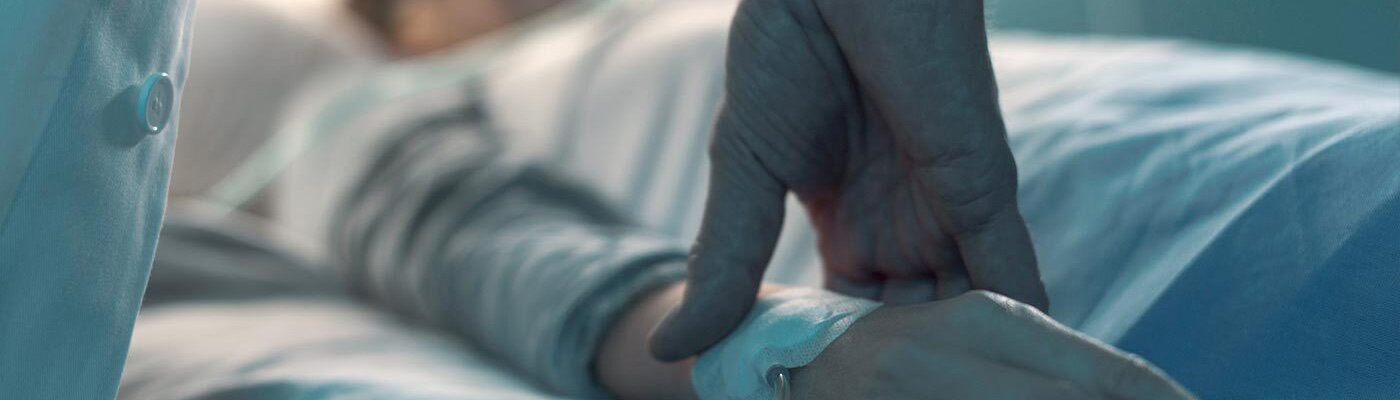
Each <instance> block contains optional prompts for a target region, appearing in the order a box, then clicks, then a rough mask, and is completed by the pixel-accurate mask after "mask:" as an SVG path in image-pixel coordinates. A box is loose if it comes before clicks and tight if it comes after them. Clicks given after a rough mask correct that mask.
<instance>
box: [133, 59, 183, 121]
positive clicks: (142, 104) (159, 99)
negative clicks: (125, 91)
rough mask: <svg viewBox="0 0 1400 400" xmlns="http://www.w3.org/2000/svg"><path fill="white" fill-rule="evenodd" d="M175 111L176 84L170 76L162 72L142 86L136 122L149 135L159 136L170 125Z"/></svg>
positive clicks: (137, 104)
mask: <svg viewBox="0 0 1400 400" xmlns="http://www.w3.org/2000/svg"><path fill="white" fill-rule="evenodd" d="M174 110H175V82H174V81H171V80H170V74H167V73H164V72H160V73H156V74H155V75H151V77H149V78H146V82H145V83H143V84H141V97H139V98H137V100H136V121H138V122H140V123H141V127H142V130H144V131H146V133H147V134H151V135H154V134H157V133H160V131H162V130H165V125H166V124H168V123H170V115H171V114H174Z"/></svg>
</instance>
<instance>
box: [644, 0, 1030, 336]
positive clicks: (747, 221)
mask: <svg viewBox="0 0 1400 400" xmlns="http://www.w3.org/2000/svg"><path fill="white" fill-rule="evenodd" d="M982 7H983V5H982V2H981V1H979V0H871V1H854V0H745V1H743V3H741V4H740V6H739V11H738V14H737V15H736V17H735V19H734V23H733V26H732V27H731V31H730V39H729V40H730V42H729V53H728V65H727V78H726V100H725V104H724V107H723V108H722V109H721V112H720V116H719V119H718V121H717V123H716V128H715V134H714V135H715V136H714V138H713V141H712V144H711V148H710V158H711V162H712V170H711V176H710V191H709V198H708V200H707V203H706V207H705V214H704V222H703V226H702V228H701V232H700V234H699V237H698V238H697V239H696V244H695V247H694V248H693V250H692V257H691V260H690V282H689V283H690V285H689V286H688V289H687V290H686V293H685V300H684V302H683V304H682V305H681V306H679V307H678V308H677V309H675V310H673V311H672V312H671V314H670V315H669V316H668V317H667V318H666V320H665V321H664V322H663V323H662V324H661V325H660V326H658V328H657V330H656V331H655V332H654V334H653V335H652V341H651V351H652V353H653V354H654V355H655V356H656V357H657V358H659V359H662V360H668V361H669V360H678V359H681V358H684V357H687V356H690V355H693V354H697V353H699V352H700V351H702V350H704V349H705V348H707V347H709V346H710V345H712V344H714V343H715V342H717V341H718V340H720V339H721V338H723V337H724V336H726V335H727V334H728V333H729V331H730V330H732V329H733V328H734V327H735V326H736V325H738V323H739V322H740V321H741V320H742V319H743V318H744V316H745V315H746V314H747V312H748V310H749V308H750V307H752V305H753V302H754V298H755V293H756V292H757V291H758V288H759V284H760V282H761V279H762V276H763V271H764V269H765V268H766V267H767V263H768V261H769V258H770V256H771V255H772V252H773V248H774V246H775V245H776V244H777V238H778V234H779V231H780V230H781V227H782V222H783V221H782V220H783V212H784V198H785V196H786V194H787V193H788V192H792V193H795V194H796V195H797V196H798V197H799V198H800V199H801V201H802V202H803V204H804V205H805V207H806V208H807V211H808V213H809V215H810V216H811V219H812V221H813V223H814V225H815V227H816V229H817V231H818V233H819V234H820V242H821V243H820V248H821V253H822V256H823V260H824V264H825V267H826V278H827V279H826V280H827V286H828V288H829V289H832V290H834V291H837V292H841V293H845V294H849V295H855V296H861V297H866V298H871V299H876V300H882V301H885V302H887V303H889V304H910V303H918V302H925V301H930V300H934V299H942V298H950V297H953V296H956V295H958V294H961V293H964V292H967V291H969V290H972V289H986V290H991V291H994V292H998V293H1002V294H1006V295H1008V296H1011V297H1013V298H1016V299H1017V300H1020V301H1022V302H1026V303H1029V304H1031V305H1034V306H1036V307H1039V308H1041V309H1044V308H1045V307H1046V306H1047V299H1046V295H1045V291H1044V287H1043V285H1042V284H1041V281H1040V276H1039V272H1038V271H1037V268H1036V262H1035V251H1034V249H1033V248H1032V246H1031V242H1030V235H1029V233H1028V231H1027V229H1026V226H1025V222H1024V220H1023V219H1022V217H1021V214H1020V210H1019V208H1018V207H1017V204H1016V165H1015V161H1014V160H1013V159H1012V155H1011V151H1010V148H1009V146H1008V145H1007V143H1006V134H1005V130H1006V128H1005V125H1004V124H1003V122H1002V119H1001V115H1000V110H999V106H998V104H997V98H996V83H995V80H994V77H993V76H992V69H991V61H990V57H989V55H988V53H987V38H986V28H985V25H984V21H983V19H984V15H983V8H982Z"/></svg>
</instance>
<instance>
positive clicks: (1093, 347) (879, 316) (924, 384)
mask: <svg viewBox="0 0 1400 400" xmlns="http://www.w3.org/2000/svg"><path fill="white" fill-rule="evenodd" d="M792 390H793V395H794V396H793V398H798V399H891V400H898V399H911V400H912V399H921V400H922V399H1045V400H1054V399H1074V400H1078V399H1153V400H1157V399H1160V400H1168V399H1173V400H1175V399H1191V398H1193V397H1192V396H1191V395H1190V394H1189V393H1187V392H1186V391H1185V389H1183V388H1182V387H1181V386H1180V385H1178V384H1176V383H1175V382H1173V381H1172V380H1171V379H1170V378H1167V377H1166V375H1163V374H1162V373H1161V372H1160V371H1158V370H1157V369H1156V368H1154V367H1152V366H1151V365H1149V364H1147V363H1146V362H1145V361H1142V359H1140V358H1138V357H1136V356H1133V355H1129V354H1126V353H1123V352H1121V351H1118V350H1115V349H1113V348H1112V347H1109V346H1107V345H1104V344H1102V343H1100V342H1097V341H1095V340H1093V339H1090V338H1088V337H1085V336H1083V335H1080V334H1077V333H1075V332H1073V331H1071V330H1069V329H1067V328H1065V327H1064V326H1062V325H1060V324H1057V323H1055V321H1053V320H1051V319H1050V318H1049V317H1046V316H1045V314H1042V313H1040V312H1039V311H1036V310H1035V309H1033V308H1030V307H1028V306H1026V305H1024V304H1021V303H1018V302H1016V301H1013V300H1011V299H1009V298H1006V297H1004V296H1000V295H996V294H992V293H990V292H985V291H973V292H969V293H966V294H963V295H961V296H958V297H955V298H953V299H951V300H947V301H939V302H934V303H928V304H921V305H914V306H905V307H885V308H882V309H880V310H876V311H875V312H873V313H871V314H870V315H867V316H865V317H864V318H862V319H860V320H858V321H856V323H855V324H853V325H851V328H850V329H849V330H847V331H846V333H845V334H844V335H842V336H841V337H840V338H837V339H836V341H834V342H832V343H831V345H830V346H828V347H827V348H826V350H825V351H823V352H822V353H821V354H820V355H819V356H817V358H816V359H815V360H812V362H811V363H810V364H808V365H807V366H805V367H802V368H799V369H796V370H794V371H793V379H792Z"/></svg>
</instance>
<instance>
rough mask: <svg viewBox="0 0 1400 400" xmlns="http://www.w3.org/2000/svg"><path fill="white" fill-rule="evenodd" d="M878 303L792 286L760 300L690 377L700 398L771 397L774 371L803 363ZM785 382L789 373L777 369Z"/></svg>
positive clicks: (739, 399) (697, 364)
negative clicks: (782, 372)
mask: <svg viewBox="0 0 1400 400" xmlns="http://www.w3.org/2000/svg"><path fill="white" fill-rule="evenodd" d="M879 305H880V304H879V303H876V302H873V301H870V300H865V299H858V298H854V297H847V296H842V295H839V294H836V293H832V292H828V291H824V290H818V289H809V288H792V289H784V290H781V291H778V292H774V293H772V294H770V295H767V296H764V298H762V299H759V301H758V302H757V304H754V307H753V309H752V310H751V311H749V315H748V317H746V318H745V319H744V321H743V322H742V323H740V324H739V327H738V328H736V329H735V331H734V332H733V333H731V334H730V335H729V337H727V338H725V339H724V340H723V341H721V342H719V343H718V344H715V345H714V346H713V347H711V348H710V349H709V350H706V351H705V352H704V353H702V354H701V355H700V358H699V359H698V360H696V362H695V367H694V369H693V370H692V371H691V382H692V383H693V384H694V386H695V391H696V393H697V394H699V395H700V398H701V399H702V400H771V399H775V398H776V397H775V396H778V395H780V394H782V393H777V392H778V390H776V389H775V387H776V386H777V385H774V384H773V382H772V379H773V378H771V377H772V376H774V375H775V374H772V372H773V371H775V370H777V371H787V370H789V369H793V368H798V367H802V366H805V365H807V364H808V363H810V362H812V360H813V359H816V358H817V355H818V354H821V352H822V351H823V350H826V347H827V346H828V345H830V344H831V342H832V341H834V340H836V338H837V337H840V336H841V334H842V333H845V332H846V329H847V328H850V326H851V324H853V323H855V321H856V320H858V319H860V318H861V317H864V316H865V315H866V314H869V313H870V312H871V311H874V310H875V309H876V308H877V307H879ZM781 375H782V377H781V378H782V379H783V380H784V381H785V382H783V383H784V384H788V382H786V381H787V380H789V379H801V377H796V378H791V377H790V376H788V375H787V374H781Z"/></svg>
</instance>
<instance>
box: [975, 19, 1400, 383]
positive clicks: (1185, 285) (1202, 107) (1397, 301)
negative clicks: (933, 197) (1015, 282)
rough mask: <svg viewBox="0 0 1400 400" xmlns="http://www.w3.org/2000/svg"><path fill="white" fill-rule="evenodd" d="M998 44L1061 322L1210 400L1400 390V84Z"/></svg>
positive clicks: (1223, 56)
mask: <svg viewBox="0 0 1400 400" xmlns="http://www.w3.org/2000/svg"><path fill="white" fill-rule="evenodd" d="M996 48H997V50H998V51H997V54H998V55H999V56H1000V57H999V58H998V60H997V61H998V64H997V66H998V68H999V70H1000V72H1001V74H1000V78H1001V85H1002V87H1003V89H1004V92H1003V95H1004V98H1003V100H1004V103H1005V108H1006V115H1007V120H1008V123H1009V125H1010V128H1011V132H1012V133H1011V143H1012V146H1013V149H1014V151H1015V152H1016V156H1017V160H1018V162H1019V164H1020V167H1021V174H1022V175H1021V178H1022V179H1021V182H1022V192H1021V204H1022V206H1023V207H1024V211H1025V214H1026V217H1027V220H1028V223H1029V224H1030V225H1031V230H1032V235H1033V236H1034V238H1035V241H1036V245H1037V250H1038V252H1039V256H1040V259H1041V265H1042V268H1043V271H1044V273H1045V279H1046V283H1047V285H1048V289H1049V292H1050V297H1051V300H1052V314H1054V315H1055V316H1056V317H1057V318H1058V319H1060V320H1061V321H1064V322H1065V323H1066V324H1068V325H1070V326H1073V327H1076V328H1078V329H1082V330H1084V331H1085V332H1086V333H1089V334H1090V335H1093V336H1096V337H1099V338H1102V339H1105V340H1107V341H1109V342H1112V343H1115V344H1117V345H1119V346H1121V347H1122V348H1124V349H1125V350H1128V351H1131V352H1135V353H1139V354H1141V355H1143V356H1144V357H1146V358H1147V359H1149V360H1151V361H1152V362H1154V363H1156V364H1157V365H1159V366H1161V367H1162V368H1163V369H1165V370H1166V371H1167V372H1168V373H1170V374H1171V375H1173V376H1175V377H1176V378H1178V379H1179V380H1180V381H1181V382H1182V383H1183V384H1184V385H1186V386H1187V387H1188V388H1190V389H1192V390H1193V391H1195V392H1197V393H1198V394H1200V395H1201V396H1202V397H1203V398H1207V399H1214V398H1269V399H1295V398H1299V399H1300V398H1327V399H1383V398H1395V397H1394V396H1397V393H1400V290H1397V289H1400V79H1397V78H1396V77H1395V76H1390V75H1383V74H1378V73H1369V72H1365V71H1358V70H1354V69H1350V68H1346V67H1341V66H1335V65H1328V64H1323V63H1315V62H1310V61H1305V60H1299V59H1294V58H1285V57H1280V56H1275V55H1269V54H1261V53H1256V52H1252V51H1230V50H1223V49H1213V48H1205V47H1201V46H1194V45H1186V44H1181V43H1175V42H1168V41H1124V40H1107V39H1097V40H1094V39H1091V40H1076V41H1065V40H1040V39H1036V38H1034V37H1007V38H1003V40H1002V41H1001V42H1000V43H999V44H998V45H996Z"/></svg>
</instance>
